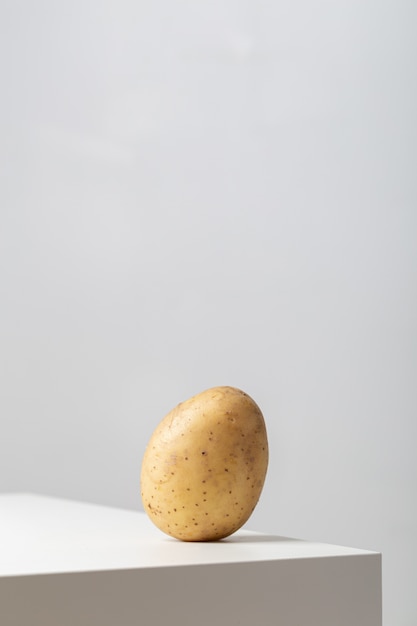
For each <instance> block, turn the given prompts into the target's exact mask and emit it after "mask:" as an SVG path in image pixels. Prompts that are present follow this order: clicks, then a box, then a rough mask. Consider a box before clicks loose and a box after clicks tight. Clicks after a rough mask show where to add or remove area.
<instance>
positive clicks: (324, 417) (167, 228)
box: [0, 0, 417, 626]
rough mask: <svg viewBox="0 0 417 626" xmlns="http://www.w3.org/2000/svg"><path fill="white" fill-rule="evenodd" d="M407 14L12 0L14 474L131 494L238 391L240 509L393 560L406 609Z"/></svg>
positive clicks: (6, 224) (41, 486) (394, 6)
mask: <svg viewBox="0 0 417 626" xmlns="http://www.w3.org/2000/svg"><path fill="white" fill-rule="evenodd" d="M416 19H417V5H416V4H415V3H414V2H412V1H411V0H410V1H406V0H385V1H382V2H381V1H378V2H377V1H376V0H344V1H342V0H337V1H335V2H330V1H324V0H322V1H315V2H311V1H307V0H298V1H296V2H289V0H282V1H281V2H266V1H264V0H258V1H257V2H255V0H246V1H241V2H236V1H232V0H221V1H220V0H215V1H213V0H212V1H211V2H206V1H205V0H204V1H203V2H200V3H198V2H191V1H188V2H187V1H180V0H172V1H171V2H168V1H167V0H164V1H163V0H159V1H157V2H150V1H149V0H143V1H142V2H141V1H135V2H134V1H133V0H118V1H117V2H116V0H107V1H99V0H82V1H81V0H76V1H73V2H64V3H63V2H53V1H52V0H39V1H37V2H31V1H30V0H17V1H12V0H1V1H0V70H1V74H0V76H1V82H0V89H1V98H0V138H1V139H0V211H1V213H0V217H1V220H0V304H1V306H0V321H1V325H0V368H1V370H0V420H1V437H0V490H1V491H36V492H41V493H45V494H51V495H58V496H63V497H68V498H75V499H80V500H89V501H93V502H99V503H104V504H111V505H116V506H122V507H128V508H136V509H137V508H140V507H141V503H140V496H139V473H140V464H141V458H142V454H143V451H144V448H145V446H146V443H147V440H148V438H149V436H150V435H151V433H152V431H153V429H154V428H155V426H156V424H157V423H158V422H159V421H160V419H162V417H163V416H164V415H165V414H166V413H167V412H168V411H169V410H170V409H171V408H172V407H173V406H174V405H176V404H177V403H178V402H180V401H181V400H184V399H186V398H187V397H189V396H191V395H193V394H194V393H197V392H199V391H202V390H203V389H205V388H207V387H211V386H213V385H218V384H230V385H235V386H238V387H241V388H242V389H244V390H245V391H247V392H248V393H249V394H250V395H252V396H253V398H254V399H255V400H256V401H257V402H258V404H259V405H260V406H261V408H262V409H263V412H264V414H265V418H266V421H267V425H268V431H269V440H270V455H271V456H270V467H269V474H268V479H267V483H266V485H265V489H264V492H263V494H262V498H261V500H260V502H259V505H258V508H257V510H256V511H255V513H254V515H253V517H252V519H251V520H250V523H249V525H248V526H249V527H250V528H254V529H257V530H262V531H266V532H273V533H275V534H282V535H289V536H298V537H304V538H308V539H315V540H320V541H325V542H332V543H340V544H344V545H351V546H355V547H360V548H365V549H375V550H378V551H382V552H383V567H384V612H385V626H412V625H413V626H415V624H416V620H417V607H416V594H415V582H416V580H415V564H416V559H417V541H416V530H417V512H416V476H417V454H416V453H415V449H416V440H417V432H416V431H417V428H416V417H417V415H416V413H417V392H416V388H417V385H416V371H417V332H416V326H417V324H416V319H417V271H416V270H417V238H416V233H417V230H416V229H417V213H416V208H417V207H416V201H417V182H416V180H417V179H416V162H417V148H416V146H417V115H416V111H417V88H416V74H417V72H416V69H417V68H416V66H417V62H416V59H417V37H416ZM0 524H1V520H0Z"/></svg>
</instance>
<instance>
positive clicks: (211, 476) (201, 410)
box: [141, 386, 268, 541]
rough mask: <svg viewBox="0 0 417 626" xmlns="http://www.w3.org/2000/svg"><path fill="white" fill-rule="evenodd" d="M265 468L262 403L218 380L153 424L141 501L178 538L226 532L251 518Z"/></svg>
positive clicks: (212, 537) (160, 525) (210, 537)
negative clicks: (211, 386)
mask: <svg viewBox="0 0 417 626" xmlns="http://www.w3.org/2000/svg"><path fill="white" fill-rule="evenodd" d="M267 467H268V440H267V433H266V427H265V421H264V418H263V415H262V412H261V410H260V408H259V407H258V405H257V404H256V403H255V402H254V400H252V398H250V396H248V395H247V394H246V393H244V392H243V391H241V390H240V389H236V388H235V387H227V386H224V387H213V388H211V389H207V390H206V391H203V392H202V393H199V394H197V395H196V396H193V397H192V398H190V399H189V400H186V401H185V402H182V403H181V404H179V405H178V406H176V407H175V408H174V409H173V410H172V411H170V413H168V415H167V416H166V417H165V418H164V419H163V420H162V422H161V423H160V424H159V425H158V427H157V428H156V430H155V431H154V433H153V435H152V437H151V439H150V441H149V444H148V446H147V448H146V451H145V454H144V458H143V462H142V470H141V495H142V502H143V506H144V509H145V511H146V513H147V514H148V516H149V517H150V519H151V520H152V521H153V522H154V524H155V525H156V526H157V527H158V528H159V529H160V530H162V531H163V532H165V533H167V534H168V535H171V536H172V537H176V538H177V539H181V540H183V541H213V540H217V539H222V538H224V537H227V536H228V535H231V534H232V533H234V532H235V531H236V530H238V529H239V528H240V527H241V526H243V524H244V523H245V522H246V521H247V520H248V519H249V517H250V515H251V513H252V511H253V509H254V508H255V506H256V504H257V502H258V500H259V497H260V494H261V491H262V488H263V485H264V481H265V476H266V471H267Z"/></svg>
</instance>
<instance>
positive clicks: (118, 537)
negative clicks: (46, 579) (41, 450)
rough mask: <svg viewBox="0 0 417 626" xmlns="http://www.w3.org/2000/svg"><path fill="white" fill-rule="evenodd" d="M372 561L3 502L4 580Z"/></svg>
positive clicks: (53, 505) (285, 543)
mask: <svg viewBox="0 0 417 626" xmlns="http://www.w3.org/2000/svg"><path fill="white" fill-rule="evenodd" d="M362 554H373V553H372V552H369V551H366V550H358V549H355V548H346V547H342V546H334V545H330V544H323V543H312V542H309V541H302V540H298V539H291V538H287V537H280V536H272V535H265V534H262V533H256V532H252V531H248V530H244V529H243V530H240V531H238V532H237V533H235V534H234V535H231V536H230V537H228V538H226V539H223V540H221V541H218V542H208V543H189V542H181V541H178V540H176V539H173V538H171V537H168V536H167V535H165V534H163V533H162V532H161V531H159V530H158V529H157V528H156V527H155V526H154V525H153V524H152V523H151V522H150V520H149V519H148V518H147V516H146V515H145V514H144V513H141V512H137V511H129V510H123V509H116V508H110V507H104V506H100V505H95V504H87V503H82V502H74V501H69V500H63V499H58V498H51V497H45V496H41V495H35V494H3V495H0V577H3V576H22V575H23V576H24V575H35V574H54V573H55V574H56V573H69V572H85V571H105V570H107V571H108V570H124V569H142V568H158V567H171V566H177V567H178V566H188V565H205V564H213V563H239V562H260V561H274V560H288V559H309V558H320V557H332V556H349V555H351V556H352V555H353V556H354V555H362Z"/></svg>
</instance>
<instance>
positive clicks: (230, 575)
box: [0, 494, 382, 626]
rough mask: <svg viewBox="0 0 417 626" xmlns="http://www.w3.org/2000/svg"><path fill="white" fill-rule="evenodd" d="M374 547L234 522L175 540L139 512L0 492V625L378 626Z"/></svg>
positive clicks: (378, 579) (378, 577) (378, 567)
mask: <svg viewBox="0 0 417 626" xmlns="http://www.w3.org/2000/svg"><path fill="white" fill-rule="evenodd" d="M381 623H382V619H381V558H380V555H379V554H377V553H373V552H368V551H364V550H356V549H353V548H344V547H340V546H333V545H327V544H318V543H310V542H307V541H300V540H296V539H288V538H284V537H278V536H269V535H264V534H259V533H253V532H250V531H245V530H241V531H239V532H237V533H235V534H234V535H232V536H231V537H229V538H227V539H224V540H222V541H220V542H215V543H184V542H180V541H177V540H176V539H171V538H170V537H168V536H166V535H164V534H163V533H161V532H160V531H159V530H158V529H157V528H155V527H154V526H153V525H152V524H151V522H150V521H149V520H148V519H147V517H146V516H145V515H144V514H143V513H138V512H133V511H126V510H120V509H113V508H108V507H102V506H97V505H92V504H84V503H79V502H71V501H66V500H60V499H55V498H48V497H43V496H38V495H25V494H5V495H1V496H0V624H1V625H2V626H26V625H28V626H38V625H39V626H96V625H97V626H133V625H135V626H137V625H138V624H143V625H144V626H159V625H165V624H167V625H168V626H180V625H181V626H214V625H216V626H223V625H224V626H226V625H227V626H249V625H250V626H272V625H273V626H381Z"/></svg>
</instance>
